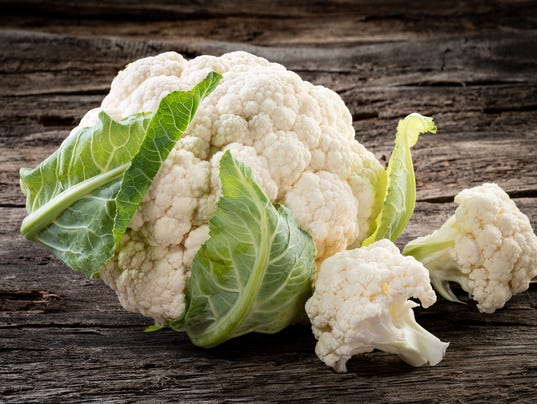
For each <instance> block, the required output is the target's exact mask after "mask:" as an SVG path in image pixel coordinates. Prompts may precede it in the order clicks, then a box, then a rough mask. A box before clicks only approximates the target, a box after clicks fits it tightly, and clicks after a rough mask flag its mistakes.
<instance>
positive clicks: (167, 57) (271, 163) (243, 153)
mask: <svg viewBox="0 0 537 404" xmlns="http://www.w3.org/2000/svg"><path fill="white" fill-rule="evenodd" d="M210 71H215V72H217V73H219V74H221V75H222V79H221V81H220V83H219V85H218V86H217V87H216V89H215V90H214V91H213V92H212V93H211V94H210V95H209V96H208V97H207V98H206V99H205V100H204V101H203V102H202V103H201V104H200V106H199V108H198V111H197V113H196V116H195V117H194V119H193V121H192V123H191V124H190V126H189V128H188V129H187V131H186V132H185V134H184V135H183V137H182V139H181V140H180V141H179V142H178V143H177V145H176V147H175V148H174V149H173V150H172V152H171V153H170V155H169V157H168V159H167V160H166V161H165V162H164V164H163V166H162V168H161V170H160V172H159V173H158V175H157V176H156V177H155V179H154V181H153V184H152V186H151V188H150V189H149V191H148V192H147V194H146V195H145V197H144V199H143V202H142V204H141V205H140V206H139V208H138V210H137V212H136V214H135V215H134V217H133V219H132V221H131V223H130V225H129V228H128V229H127V232H126V237H127V238H128V239H129V240H136V243H141V244H143V248H140V249H139V250H140V252H139V254H140V255H145V256H144V257H143V258H138V259H139V260H140V262H144V264H143V265H138V266H137V265H136V264H135V260H129V259H123V258H121V257H122V256H123V255H124V251H123V249H125V248H127V246H128V245H129V243H127V242H125V243H122V244H121V246H120V247H119V249H118V251H117V253H116V255H115V257H114V258H113V259H112V260H111V261H110V262H109V263H107V265H105V267H104V268H103V269H102V270H101V273H100V275H101V278H102V279H103V280H104V281H105V282H106V283H107V284H108V285H110V286H111V287H112V288H113V289H114V290H115V291H116V292H117V293H118V294H119V295H120V301H121V302H122V304H123V305H124V307H125V308H126V309H128V310H131V311H137V312H140V313H142V314H144V315H146V316H150V317H152V318H154V319H155V320H157V321H159V322H165V321H168V320H173V319H177V318H180V317H181V315H182V313H183V311H184V309H185V301H184V293H185V288H186V285H187V283H188V282H187V281H188V278H189V274H190V269H191V265H192V259H193V257H194V255H195V253H196V251H197V249H198V248H199V246H200V245H201V244H202V243H203V241H205V239H206V237H207V235H206V234H205V233H206V232H205V230H204V229H206V225H207V223H208V221H209V219H210V218H211V217H212V215H213V214H214V212H215V209H216V203H217V200H218V197H219V195H220V183H219V176H218V171H219V165H218V161H219V158H220V156H221V155H222V153H223V152H224V151H225V150H228V149H229V150H230V151H231V153H232V154H233V157H234V158H236V159H237V160H239V161H241V162H243V163H244V164H246V165H248V166H249V167H250V168H251V169H252V171H253V173H254V176H255V178H256V181H257V182H258V183H259V185H260V187H261V188H262V189H263V191H264V192H265V193H266V194H267V196H268V197H269V199H270V200H271V201H272V202H274V203H283V204H286V205H287V204H288V205H289V206H288V207H289V208H290V209H291V210H292V211H293V213H294V215H295V217H296V219H297V223H298V225H299V226H300V227H301V228H302V229H305V230H307V231H308V233H309V234H310V235H311V236H312V238H313V240H314V242H315V245H316V249H317V257H316V258H317V260H318V262H320V261H322V260H323V259H325V258H326V257H328V256H330V255H332V254H334V253H336V252H338V251H341V250H344V249H345V248H347V247H348V246H349V245H351V244H353V243H359V242H360V241H361V240H363V239H365V238H366V237H367V236H368V235H369V234H370V228H371V225H372V223H373V221H374V218H375V216H376V215H375V213H377V212H378V209H379V208H378V207H379V206H381V205H382V201H381V197H383V192H377V191H376V189H377V188H379V185H378V184H382V183H384V182H383V181H379V178H382V176H385V170H384V168H383V167H382V165H381V164H380V163H379V162H378V161H377V160H376V159H375V157H374V156H373V154H372V153H370V152H369V151H367V150H366V149H365V148H364V147H363V146H361V145H360V144H359V143H358V142H357V141H356V140H355V139H354V135H355V133H354V129H353V127H352V117H351V114H350V112H349V110H348V109H347V107H346V106H345V104H344V103H343V101H342V100H341V98H340V97H339V96H338V95H337V94H336V93H334V92H333V91H331V90H329V89H327V88H324V87H322V86H314V85H313V84H311V83H308V82H306V81H303V80H302V79H301V78H300V77H299V76H298V75H297V74H295V73H293V72H291V71H288V70H286V69H285V67H283V66H281V65H279V64H276V63H270V62H268V61H267V60H265V59H263V58H260V57H257V56H254V55H251V54H249V53H246V52H232V53H228V54H225V55H223V56H220V57H215V56H208V55H204V56H200V57H197V58H195V59H192V60H190V61H187V60H185V59H184V58H183V57H182V56H181V55H178V54H177V53H175V52H167V53H163V54H161V55H158V56H154V57H148V58H144V59H140V60H138V61H135V62H133V63H131V64H129V65H128V66H127V67H126V68H125V69H124V70H123V71H121V72H120V73H119V74H118V76H117V77H116V78H115V79H114V81H113V82H112V85H111V90H110V93H109V94H108V95H107V96H106V97H105V99H104V100H103V102H102V105H101V107H100V108H96V109H94V110H91V111H89V112H88V114H87V115H86V116H85V117H84V118H83V119H82V121H81V124H80V125H79V128H80V127H81V126H92V125H94V124H95V123H96V121H97V116H98V113H99V112H100V111H101V110H103V111H105V112H106V113H108V114H109V115H110V116H112V117H113V118H114V119H116V120H120V119H122V118H125V117H126V116H129V115H131V114H133V113H139V112H151V111H154V110H156V109H157V107H158V105H159V102H160V100H161V99H162V98H163V97H164V96H165V95H167V94H168V93H169V92H171V91H174V90H185V89H190V88H192V87H193V86H194V85H195V84H197V83H198V82H199V81H201V80H202V79H203V78H204V77H205V76H206V75H207V73H209V72H210ZM74 130H75V131H76V130H78V128H75V129H74ZM197 229H201V230H199V234H198V233H196V234H194V235H192V236H191V233H192V232H196V230H197ZM199 240H203V241H201V242H198V241H199ZM165 250H167V251H169V253H170V254H175V252H176V251H183V254H182V255H181V257H179V255H177V256H176V257H175V258H174V260H173V265H170V266H168V271H170V273H169V274H168V275H166V276H164V278H165V279H167V281H166V282H162V283H161V284H159V283H156V282H155V281H154V276H155V275H153V274H150V272H151V271H154V270H155V268H157V267H158V266H159V265H161V264H159V260H157V259H155V257H156V256H166V254H164V253H162V251H165ZM156 251H158V254H157V253H156ZM136 262H137V261H136ZM161 271H163V269H161ZM158 287H161V288H162V289H161V290H160V291H159V290H158ZM144 288H146V289H147V291H146V295H144V293H143V290H144ZM168 291H169V292H170V293H167V292H168ZM165 292H166V293H165ZM170 296H172V297H170ZM178 296H179V297H178Z"/></svg>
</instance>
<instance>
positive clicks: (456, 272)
mask: <svg viewBox="0 0 537 404" xmlns="http://www.w3.org/2000/svg"><path fill="white" fill-rule="evenodd" d="M455 202H456V203H457V204H458V205H459V206H458V207H457V209H456V211H455V214H454V215H453V216H452V217H451V218H450V219H448V221H447V222H446V223H444V225H443V226H442V227H441V228H440V229H438V230H437V231H436V232H434V233H432V234H430V235H429V236H425V237H420V238H418V239H416V240H414V241H412V242H411V243H409V244H408V246H407V247H405V252H408V253H409V254H412V255H414V256H416V258H418V259H420V260H421V261H422V262H423V263H424V264H425V266H426V267H427V268H428V269H429V271H430V272H431V278H432V279H433V282H434V283H435V284H437V285H438V287H437V290H439V292H440V293H442V294H443V295H445V297H447V298H448V299H450V300H455V298H453V296H451V290H450V289H449V286H448V285H446V283H447V282H449V281H453V282H457V283H459V284H460V285H461V287H462V288H463V289H464V290H465V291H466V292H468V294H469V295H470V297H471V298H472V299H474V300H475V301H476V302H477V307H478V309H479V310H480V311H481V312H484V313H493V312H494V311H495V310H497V309H499V308H502V307H503V306H504V305H505V303H506V302H507V301H508V300H509V299H511V297H512V296H513V295H514V294H517V293H521V292H523V291H525V290H527V289H528V287H529V284H530V281H531V279H532V278H533V277H535V276H536V275H537V236H536V235H535V234H534V232H533V229H532V227H531V224H530V222H529V220H528V218H527V216H526V215H524V214H523V213H522V212H520V210H519V209H518V208H517V206H516V205H515V203H514V202H513V201H512V200H511V199H510V198H509V195H507V194H506V193H505V192H504V191H503V190H502V189H501V188H500V187H499V186H498V185H496V184H483V185H481V186H478V187H474V188H470V189H466V190H464V191H462V192H460V193H459V194H458V195H457V196H456V197H455ZM435 243H447V244H448V246H447V247H445V248H444V249H441V250H435V249H434V247H432V246H434V245H435ZM437 245H441V244H437ZM418 248H421V251H422V253H420V252H419V250H418ZM429 249H430V251H429ZM412 251H418V252H417V253H416V254H414V253H413V252H412ZM443 282H444V283H443Z"/></svg>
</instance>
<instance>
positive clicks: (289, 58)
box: [0, 0, 537, 403]
mask: <svg viewBox="0 0 537 404" xmlns="http://www.w3.org/2000/svg"><path fill="white" fill-rule="evenodd" d="M0 6H2V10H3V12H2V15H1V16H0V27H2V28H1V29H0V48H1V49H2V52H0V78H1V79H0V117H1V121H2V123H3V125H0V217H1V218H2V225H1V226H0V355H1V361H0V402H4V401H5V402H35V401H38V402H57V401H84V402H87V401H107V402H125V401H158V402H160V401H162V402H167V401H187V402H227V401H246V402H253V401H292V402H299V401H313V400H314V401H319V402H334V401H344V402H346V401H351V402H355V401H361V402H370V401H373V402H394V403H397V402H405V403H406V402H469V401H478V402H483V401H495V402H505V401H507V400H516V401H520V402H531V401H533V400H534V395H535V391H536V388H537V349H536V348H535V347H536V346H537V332H536V331H537V288H536V287H535V285H532V286H531V287H530V289H529V290H528V291H527V292H525V293H523V294H521V295H518V296H516V297H514V298H513V299H512V300H511V301H510V302H509V303H508V304H507V307H506V308H505V309H503V310H500V311H498V312H497V313H495V314H494V315H483V314H480V313H479V312H477V311H476V309H475V306H474V305H473V304H471V303H470V304H468V305H465V306H463V305H455V304H449V303H447V302H445V301H443V300H442V299H439V302H438V303H437V304H436V305H434V306H433V307H432V308H431V309H428V310H419V311H418V314H417V318H418V321H419V322H420V323H421V324H423V325H424V326H425V327H426V328H427V329H429V330H431V331H432V332H433V333H435V334H436V335H438V336H439V337H440V338H441V339H443V340H447V341H450V343H451V345H450V347H449V350H448V354H447V356H446V358H445V360H444V361H443V362H441V363H440V365H438V366H437V367H434V368H430V367H425V368H417V369H414V368H411V367H409V366H407V365H405V364H404V363H402V362H401V361H400V360H399V359H398V358H397V357H394V356H391V355H388V354H384V353H382V352H373V353H370V354H366V355H361V356H358V357H356V358H354V359H352V360H351V361H350V362H349V372H348V373H347V374H342V375H339V374H335V373H333V372H331V371H330V370H329V369H328V368H326V367H325V366H324V365H323V364H322V363H321V362H320V361H319V360H318V359H317V358H316V357H315V355H314V353H313V349H314V346H315V340H314V339H313V337H312V335H311V333H310V331H309V329H308V327H306V326H296V327H291V328H289V329H287V330H285V331H283V332H281V333H279V334H276V335H272V336H267V335H249V336H245V337H241V338H238V339H236V340H232V341H229V342H227V343H225V344H223V345H222V346H220V347H218V348H216V349H212V350H203V349H199V348H196V347H194V346H193V345H192V344H190V343H189V342H188V340H187V338H186V337H185V336H184V335H182V334H179V333H174V332H171V331H169V330H163V331H160V332H156V333H151V334H148V333H144V332H143V329H144V328H145V327H146V326H147V325H149V324H150V321H149V320H148V319H146V318H143V317H141V316H139V315H137V314H133V313H128V312H126V311H124V310H123V309H122V308H121V307H120V305H119V303H118V302H117V298H116V297H115V295H114V293H113V292H112V291H111V290H109V289H108V288H107V287H106V286H105V285H103V284H102V283H100V282H99V281H96V280H92V281H89V280H87V279H85V278H83V277H82V276H81V275H79V274H77V273H74V272H72V271H71V270H69V269H68V268H67V267H65V266H64V265H62V264H61V263H59V262H58V261H57V260H56V259H54V258H53V257H52V256H51V255H50V254H49V253H48V252H47V251H46V250H45V249H44V248H43V247H41V246H39V245H36V244H34V243H30V242H28V241H26V240H24V239H23V238H22V236H20V234H19V231H18V229H19V226H20V222H21V220H22V218H23V217H24V214H25V213H24V198H23V196H22V194H21V193H20V190H19V188H18V170H19V168H20V167H22V166H34V165H36V164H37V163H38V162H39V161H41V160H42V159H43V158H45V157H46V156H47V155H49V154H50V153H51V152H52V151H53V150H54V149H55V148H56V147H57V146H58V145H59V144H60V143H61V141H62V140H63V139H64V138H65V137H66V136H67V134H68V133H69V130H70V129H71V128H72V127H73V126H74V125H76V123H77V122H78V120H79V119H80V118H81V117H82V116H83V114H84V113H85V112H86V111H87V110H89V109H91V108H93V107H96V106H98V105H99V103H100V101H101V100H102V98H103V97H104V95H105V94H106V92H107V91H108V88H109V85H110V81H111V79H112V78H113V77H114V75H115V74H116V72H117V70H119V69H121V68H122V67H123V66H124V65H125V64H126V63H128V62H129V61H131V60H134V59H137V58H140V57H143V56H147V55H154V54H157V53H160V52H163V51H167V50H175V51H178V52H181V53H183V54H184V55H185V56H187V57H189V58H190V57H195V56H197V55H200V54H205V53H208V54H214V55H220V54H222V53H225V52H228V51H231V50H237V49H242V50H246V51H250V52H252V53H256V54H258V55H260V56H264V57H266V58H268V59H270V60H272V61H276V62H280V63H283V64H285V65H286V66H287V67H288V68H289V69H292V70H295V71H296V72H297V73H298V74H300V75H301V76H302V77H303V78H304V79H305V80H309V81H312V82H313V83H315V84H321V85H325V86H328V87H330V88H333V89H334V90H336V91H338V92H339V94H340V95H341V96H342V98H343V99H344V100H345V102H346V103H347V105H348V106H349V108H350V110H351V113H352V114H353V117H354V127H355V129H356V133H357V138H358V139H359V140H360V141H361V142H362V143H363V144H364V145H366V146H367V147H368V148H369V149H370V150H372V151H373V152H374V153H375V155H376V156H377V157H378V158H379V159H380V160H381V161H384V162H386V160H387V158H388V156H389V153H390V150H391V147H392V142H393V134H394V130H395V127H396V125H397V120H398V119H400V118H401V117H403V116H404V115H406V114H408V113H410V112H413V111H415V110H416V111H419V112H421V113H424V114H429V115H432V116H434V117H435V121H436V123H437V125H438V127H439V132H438V134H436V135H426V136H423V137H422V139H421V140H420V143H418V145H417V146H416V149H415V151H414V158H415V162H416V171H417V184H418V199H419V202H418V204H417V206H416V212H415V216H414V218H413V220H412V221H411V223H410V224H409V226H408V227H407V229H406V230H405V233H404V234H403V235H402V237H401V239H400V240H399V244H400V246H402V245H404V244H405V243H406V242H407V241H409V240H410V239H412V238H414V237H417V236H420V235H424V234H427V233H429V232H430V231H432V230H434V229H435V228H437V227H438V226H439V225H440V224H441V223H442V222H443V221H444V220H446V219H447V218H448V217H449V216H450V215H451V214H452V213H453V211H454V209H455V205H454V204H453V202H452V200H453V196H454V195H455V194H456V193H457V192H458V191H460V190H461V189H463V188H465V187H468V186H473V185H478V184H480V183H482V182H487V181H494V182H497V183H499V184H500V185H501V186H503V187H504V188H505V189H506V190H507V191H508V192H509V193H510V194H511V196H512V197H513V198H514V199H515V201H516V203H517V204H518V206H519V207H520V209H521V210H522V211H523V212H524V213H526V214H527V215H528V217H529V218H530V220H531V222H532V223H533V226H534V229H536V230H537V227H536V224H537V174H536V173H537V159H536V157H537V129H536V128H537V114H536V111H537V75H535V71H536V68H537V48H536V47H535V43H537V3H536V2H534V1H517V2H510V1H506V0H505V1H484V0H483V1H481V0H479V1H475V2H471V3H470V2H464V1H454V2H447V3H446V4H444V5H443V6H442V7H431V3H430V2H428V1H427V2H426V1H424V0H420V1H416V2H412V4H409V3H408V2H401V1H397V0H383V1H380V2H374V3H373V2H366V1H362V0H359V1H351V0H338V1H333V2H325V1H319V2H314V3H312V2H307V1H302V0H300V1H297V2H293V3H292V4H290V3H289V2H284V1H280V0H278V1H268V0H261V1H256V2H241V1H238V0H233V1H227V2H216V1H197V2H172V1H163V0H157V1H152V2H149V3H148V2H135V1H128V0H121V1H116V2H114V3H113V4H107V3H106V2H97V1H86V2H75V1H56V0H53V1H48V2H40V1H26V0H22V1H9V0H8V1H6V0H0ZM456 292H458V293H460V292H461V291H460V290H456Z"/></svg>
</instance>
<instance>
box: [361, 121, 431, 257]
mask: <svg viewBox="0 0 537 404" xmlns="http://www.w3.org/2000/svg"><path fill="white" fill-rule="evenodd" d="M426 132H430V133H436V126H435V124H434V122H433V118H429V117H426V116H423V115H420V114H416V113H414V114H410V115H408V116H407V117H406V118H405V119H402V120H400V121H399V124H398V125H397V133H396V135H395V146H394V149H393V152H392V155H391V156H390V161H389V162H388V168H387V170H386V172H387V177H388V185H387V187H386V195H385V197H384V203H383V206H382V210H381V212H380V214H379V215H378V216H377V219H376V223H377V225H376V230H375V232H374V233H373V234H372V235H371V236H369V237H368V238H367V239H366V240H364V241H363V242H362V246H367V245H370V244H372V243H374V242H375V241H377V240H382V239H384V238H386V239H388V240H391V241H394V242H395V241H396V240H397V238H398V237H399V236H400V234H401V233H402V232H403V230H404V229H405V227H406V225H407V223H408V222H409V220H410V218H411V217H412V214H413V213H414V207H415V205H416V179H415V176H414V166H413V164H412V154H411V152H410V149H411V147H413V146H414V145H415V144H416V143H417V141H418V138H419V135H420V134H422V133H426Z"/></svg>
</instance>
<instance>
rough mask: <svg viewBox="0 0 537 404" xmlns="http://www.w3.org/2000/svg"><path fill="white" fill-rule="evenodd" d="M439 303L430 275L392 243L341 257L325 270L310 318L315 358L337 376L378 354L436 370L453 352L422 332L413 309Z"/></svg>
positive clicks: (309, 304)
mask: <svg viewBox="0 0 537 404" xmlns="http://www.w3.org/2000/svg"><path fill="white" fill-rule="evenodd" d="M411 297H414V298H417V299H419V300H420V301H421V304H422V306H423V307H429V306H430V305H432V304H433V303H434V302H435V301H436V295H435V293H434V291H433V289H432V287H431V285H430V283H429V274H428V272H427V269H426V268H425V267H424V266H423V265H422V264H421V263H420V262H419V261H417V260H416V259H414V258H413V257H405V256H403V255H402V254H401V253H400V252H399V249H398V248H397V247H396V246H395V245H394V244H393V243H392V242H391V241H389V240H380V241H377V242H375V243H373V244H371V245H370V246H368V247H362V248H356V249H353V250H347V251H342V252H339V253H336V254H335V255H333V256H332V257H330V258H327V259H326V260H325V261H323V263H322V264H321V266H320V268H319V271H318V278H317V281H316V282H315V292H314V293H313V296H312V297H311V298H310V299H309V300H308V301H307V303H306V313H307V315H308V317H309V319H310V321H311V324H312V330H313V334H314V335H315V338H316V339H317V340H318V342H317V345H316V347H315V353H316V354H317V356H318V357H319V359H321V360H322V361H323V362H324V363H326V364H327V365H328V366H330V367H332V368H334V369H335V370H336V371H337V372H345V371H346V370H347V369H346V363H347V361H348V360H349V359H350V358H351V357H352V356H354V355H356V354H360V353H365V352H371V351H373V350H374V349H379V350H382V351H385V352H390V353H394V354H397V355H399V356H400V357H401V358H402V359H403V360H404V361H406V362H407V363H409V364H411V365H413V366H421V365H424V364H426V363H429V364H431V365H436V364H437V363H438V362H440V361H441V360H442V358H443V357H444V353H445V351H446V348H447V346H448V344H447V343H444V342H441V341H440V340H439V339H438V338H437V337H435V336H434V335H432V334H431V333H429V332H428V331H427V330H425V329H424V328H422V327H421V326H420V325H419V324H418V323H417V322H416V320H415V318H414V312H413V310H412V308H413V307H416V306H418V304H417V303H415V302H414V301H411V300H408V299H409V298H411Z"/></svg>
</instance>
